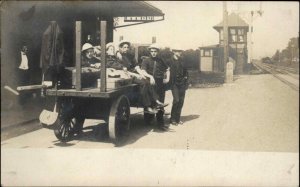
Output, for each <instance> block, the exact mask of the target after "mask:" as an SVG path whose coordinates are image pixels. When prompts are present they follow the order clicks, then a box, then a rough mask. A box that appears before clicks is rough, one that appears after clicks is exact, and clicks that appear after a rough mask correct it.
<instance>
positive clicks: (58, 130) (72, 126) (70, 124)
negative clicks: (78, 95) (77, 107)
mask: <svg viewBox="0 0 300 187" xmlns="http://www.w3.org/2000/svg"><path fill="white" fill-rule="evenodd" d="M58 110H59V111H58V112H59V116H58V119H57V121H56V123H55V128H54V134H55V136H56V137H57V138H58V139H59V140H60V141H62V142H67V141H69V140H71V139H72V138H73V137H74V135H75V134H77V135H79V134H80V133H81V131H82V126H83V123H84V118H83V117H81V116H74V111H73V106H72V103H71V102H70V103H69V102H66V101H65V102H62V103H59V108H58Z"/></svg>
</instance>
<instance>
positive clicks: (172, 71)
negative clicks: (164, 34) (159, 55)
mask: <svg viewBox="0 0 300 187" xmlns="http://www.w3.org/2000/svg"><path fill="white" fill-rule="evenodd" d="M175 61H176V60H175V59H174V57H172V58H171V59H170V60H168V65H169V66H170V81H169V87H170V88H172V86H173V85H175V84H179V83H177V82H176V76H177V75H176V72H177V71H176V68H177V67H176V64H175ZM179 63H180V64H181V66H180V67H181V68H182V70H183V77H187V79H185V82H184V84H188V78H189V75H188V71H187V69H186V68H185V67H184V66H183V63H182V60H181V59H179ZM180 84H181V83H180ZM185 86H186V85H185Z"/></svg>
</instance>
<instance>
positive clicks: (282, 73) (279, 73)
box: [253, 62, 299, 91]
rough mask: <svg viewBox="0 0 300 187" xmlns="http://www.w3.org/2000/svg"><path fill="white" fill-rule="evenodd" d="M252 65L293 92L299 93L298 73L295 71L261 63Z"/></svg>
mask: <svg viewBox="0 0 300 187" xmlns="http://www.w3.org/2000/svg"><path fill="white" fill-rule="evenodd" d="M253 65H254V66H255V67H257V68H258V69H261V70H263V71H266V72H268V73H270V74H272V75H273V76H274V77H276V78H277V79H279V80H280V81H281V82H283V83H285V84H286V85H288V86H290V87H291V88H292V89H293V90H296V91H299V72H297V70H295V69H293V68H287V67H283V66H275V65H271V64H263V63H261V62H253Z"/></svg>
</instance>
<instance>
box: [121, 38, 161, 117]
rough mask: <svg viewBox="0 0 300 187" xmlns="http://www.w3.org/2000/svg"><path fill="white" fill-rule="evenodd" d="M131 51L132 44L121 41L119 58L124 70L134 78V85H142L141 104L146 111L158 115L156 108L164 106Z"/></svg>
mask: <svg viewBox="0 0 300 187" xmlns="http://www.w3.org/2000/svg"><path fill="white" fill-rule="evenodd" d="M129 49H130V42H128V41H126V40H123V41H121V42H120V43H119V54H118V58H119V59H120V62H121V64H122V65H123V70H124V71H125V72H128V73H129V74H130V75H131V76H132V77H133V83H136V84H139V85H140V87H141V89H140V94H141V102H142V104H143V106H144V107H145V111H146V112H148V113H151V114H156V113H157V110H156V109H155V107H156V106H162V105H163V103H161V102H159V100H158V96H157V94H156V92H155V90H154V86H152V85H151V84H150V83H149V81H148V80H147V79H146V77H145V76H144V73H143V72H142V70H141V68H140V66H139V65H138V63H137V62H136V60H135V58H134V56H133V55H131V54H129ZM153 84H154V82H153Z"/></svg>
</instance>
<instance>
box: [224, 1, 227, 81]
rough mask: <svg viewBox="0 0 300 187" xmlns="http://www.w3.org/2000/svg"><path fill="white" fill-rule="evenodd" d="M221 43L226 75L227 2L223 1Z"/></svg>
mask: <svg viewBox="0 0 300 187" xmlns="http://www.w3.org/2000/svg"><path fill="white" fill-rule="evenodd" d="M223 39H224V41H223V45H224V59H223V62H224V73H225V76H226V69H227V68H226V64H227V62H228V12H227V2H226V1H223Z"/></svg>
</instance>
